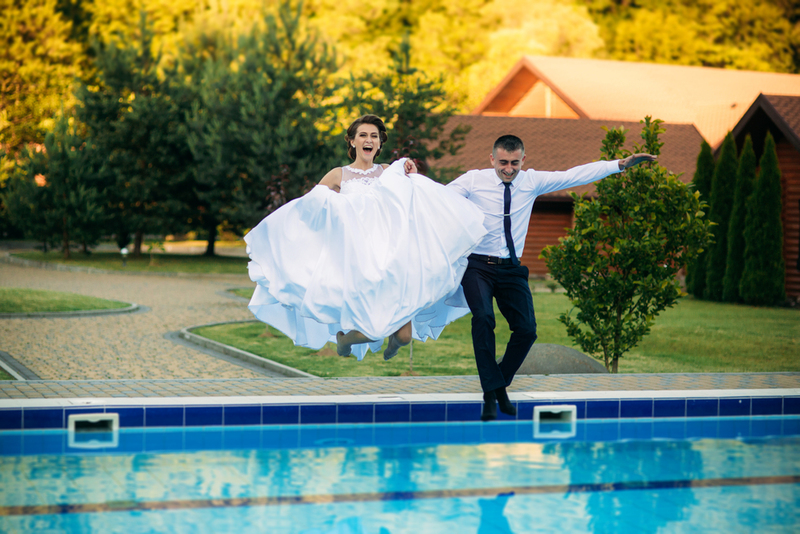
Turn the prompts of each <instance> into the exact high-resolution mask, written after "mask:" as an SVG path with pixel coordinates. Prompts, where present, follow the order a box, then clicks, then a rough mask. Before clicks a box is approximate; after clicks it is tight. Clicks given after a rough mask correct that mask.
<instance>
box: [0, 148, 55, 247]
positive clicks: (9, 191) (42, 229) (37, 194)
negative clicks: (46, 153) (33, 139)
mask: <svg viewBox="0 0 800 534" xmlns="http://www.w3.org/2000/svg"><path fill="white" fill-rule="evenodd" d="M34 157H37V156H36V152H35V150H34V151H33V152H30V151H29V150H28V149H27V148H24V149H23V150H22V154H20V156H19V157H18V158H11V157H10V156H8V155H5V154H3V162H4V163H10V165H6V166H5V167H6V173H7V176H8V180H7V181H6V183H5V185H4V188H3V190H2V192H1V193H0V203H2V216H3V220H4V221H7V222H8V223H9V224H10V225H12V227H13V228H15V229H17V230H18V231H20V232H21V233H22V235H23V236H24V237H27V238H29V239H35V240H37V241H39V242H41V243H42V246H43V249H44V251H45V252H47V249H48V248H49V247H50V246H52V245H55V244H56V243H58V242H59V240H60V236H59V235H58V229H57V226H56V222H57V221H55V218H54V214H53V213H52V212H50V211H49V206H51V205H52V201H51V197H52V191H51V190H50V189H48V188H46V187H43V186H44V175H41V176H37V175H35V174H31V173H29V172H25V171H26V169H25V167H23V162H28V161H29V160H30V159H31V158H34ZM37 180H38V182H37Z"/></svg>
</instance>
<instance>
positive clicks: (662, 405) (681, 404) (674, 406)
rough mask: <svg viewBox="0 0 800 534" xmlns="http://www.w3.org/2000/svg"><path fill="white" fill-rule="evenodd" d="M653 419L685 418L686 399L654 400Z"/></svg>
mask: <svg viewBox="0 0 800 534" xmlns="http://www.w3.org/2000/svg"><path fill="white" fill-rule="evenodd" d="M653 417H686V399H655V400H654V401H653Z"/></svg>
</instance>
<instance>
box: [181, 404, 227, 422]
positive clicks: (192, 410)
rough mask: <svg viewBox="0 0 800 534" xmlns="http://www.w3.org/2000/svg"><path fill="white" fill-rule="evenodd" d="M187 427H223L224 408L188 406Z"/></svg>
mask: <svg viewBox="0 0 800 534" xmlns="http://www.w3.org/2000/svg"><path fill="white" fill-rule="evenodd" d="M185 426H222V406H187V407H186V425H185Z"/></svg>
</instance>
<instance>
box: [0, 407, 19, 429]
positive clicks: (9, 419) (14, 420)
mask: <svg viewBox="0 0 800 534" xmlns="http://www.w3.org/2000/svg"><path fill="white" fill-rule="evenodd" d="M21 429H22V408H11V409H3V410H0V430H21Z"/></svg>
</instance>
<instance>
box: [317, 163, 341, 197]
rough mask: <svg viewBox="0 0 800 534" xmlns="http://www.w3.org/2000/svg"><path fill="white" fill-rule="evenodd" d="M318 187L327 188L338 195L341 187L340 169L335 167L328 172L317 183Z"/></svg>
mask: <svg viewBox="0 0 800 534" xmlns="http://www.w3.org/2000/svg"><path fill="white" fill-rule="evenodd" d="M319 185H324V186H326V187H329V188H331V189H333V190H334V191H336V192H337V193H338V192H339V190H340V189H341V185H342V168H341V167H336V168H335V169H331V170H330V171H328V174H326V175H325V176H323V177H322V180H320V181H319Z"/></svg>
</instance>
